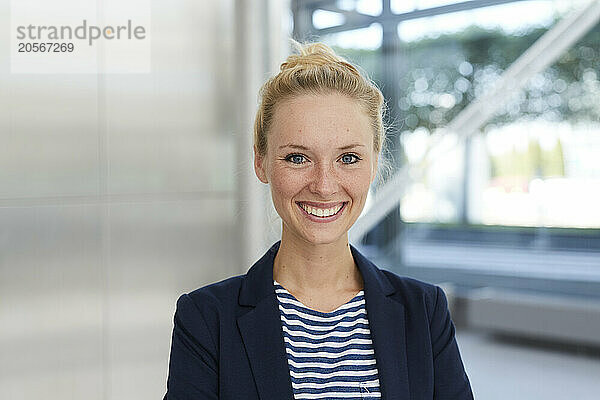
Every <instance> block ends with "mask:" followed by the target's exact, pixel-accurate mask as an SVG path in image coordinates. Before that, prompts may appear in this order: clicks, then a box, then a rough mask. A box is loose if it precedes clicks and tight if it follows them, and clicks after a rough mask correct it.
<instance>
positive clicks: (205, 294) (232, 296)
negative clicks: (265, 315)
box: [180, 275, 245, 308]
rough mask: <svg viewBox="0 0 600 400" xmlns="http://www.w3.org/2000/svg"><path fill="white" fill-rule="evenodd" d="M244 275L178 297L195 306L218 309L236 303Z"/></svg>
mask: <svg viewBox="0 0 600 400" xmlns="http://www.w3.org/2000/svg"><path fill="white" fill-rule="evenodd" d="M244 276H245V275H236V276H232V277H229V278H226V279H222V280H220V281H217V282H213V283H210V284H207V285H205V286H202V287H199V288H197V289H194V290H192V291H190V292H188V293H184V294H182V295H181V296H180V298H182V297H187V298H189V299H190V300H192V301H193V302H194V303H196V304H208V305H211V306H212V307H216V308H220V307H222V306H224V305H226V304H228V303H231V302H232V301H237V296H238V292H239V289H240V285H241V283H242V280H243V278H244Z"/></svg>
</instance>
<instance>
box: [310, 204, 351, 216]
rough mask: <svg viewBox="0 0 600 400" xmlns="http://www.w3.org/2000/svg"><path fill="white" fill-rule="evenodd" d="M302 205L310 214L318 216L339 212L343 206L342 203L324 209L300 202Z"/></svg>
mask: <svg viewBox="0 0 600 400" xmlns="http://www.w3.org/2000/svg"><path fill="white" fill-rule="evenodd" d="M300 206H301V207H302V208H304V210H306V212H307V213H309V214H312V215H316V216H317V217H329V216H331V215H334V214H337V213H338V211H340V209H341V208H342V207H343V204H340V205H338V206H335V207H333V208H328V209H326V210H323V209H322V208H316V207H311V206H309V205H306V204H304V203H300Z"/></svg>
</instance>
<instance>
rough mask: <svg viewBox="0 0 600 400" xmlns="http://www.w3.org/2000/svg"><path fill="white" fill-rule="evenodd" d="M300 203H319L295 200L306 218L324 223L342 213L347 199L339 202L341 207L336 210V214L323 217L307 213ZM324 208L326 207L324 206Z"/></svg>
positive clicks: (333, 219) (334, 204)
mask: <svg viewBox="0 0 600 400" xmlns="http://www.w3.org/2000/svg"><path fill="white" fill-rule="evenodd" d="M300 203H304V204H308V205H313V204H319V203H311V202H308V201H306V202H305V201H302V202H296V205H298V208H299V209H300V212H301V213H302V214H304V215H305V216H306V218H308V219H309V220H311V221H313V222H319V223H325V222H332V221H335V220H336V219H338V218H339V217H340V216H341V215H342V213H343V212H344V210H345V209H346V205H347V204H348V202H347V201H344V202H342V203H341V204H343V205H342V208H340V210H339V211H338V212H337V214H334V215H331V216H329V217H325V218H323V217H317V216H316V215H312V214H309V213H307V212H306V210H305V209H304V208H302V206H301V205H300ZM321 204H323V203H321ZM339 204H340V203H333V205H332V206H329V208H330V207H334V206H336V205H339ZM324 208H327V207H324Z"/></svg>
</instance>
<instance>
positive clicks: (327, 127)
mask: <svg viewBox="0 0 600 400" xmlns="http://www.w3.org/2000/svg"><path fill="white" fill-rule="evenodd" d="M372 139H373V133H372V128H371V124H370V121H369V118H368V116H367V114H366V113H365V111H364V110H363V108H362V107H361V105H360V103H359V102H358V101H356V100H354V99H351V98H349V97H347V96H344V95H342V94H338V93H331V94H323V95H301V96H297V97H294V98H291V99H287V100H284V101H282V102H281V103H279V104H278V105H277V107H276V109H275V113H274V116H273V122H272V129H271V132H270V133H269V141H270V142H273V143H274V144H277V145H279V144H280V143H283V142H286V143H289V142H294V143H295V144H302V145H305V146H307V147H311V145H314V144H325V145H326V144H328V143H329V144H333V143H335V144H336V145H337V144H339V143H341V142H360V143H363V144H365V145H368V143H369V142H370V141H372Z"/></svg>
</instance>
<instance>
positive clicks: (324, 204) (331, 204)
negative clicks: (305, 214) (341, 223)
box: [296, 201, 347, 209]
mask: <svg viewBox="0 0 600 400" xmlns="http://www.w3.org/2000/svg"><path fill="white" fill-rule="evenodd" d="M296 203H302V204H306V205H309V206H312V207H317V208H323V209H327V208H332V207H335V206H339V205H340V204H344V203H347V202H346V201H338V202H337V203H315V202H314V201H297V202H296Z"/></svg>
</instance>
